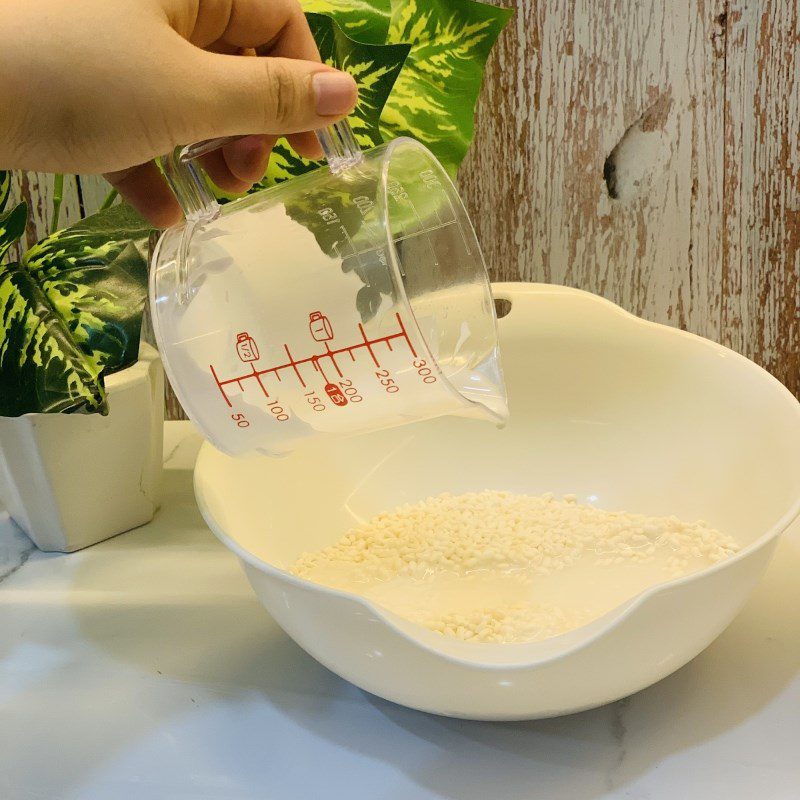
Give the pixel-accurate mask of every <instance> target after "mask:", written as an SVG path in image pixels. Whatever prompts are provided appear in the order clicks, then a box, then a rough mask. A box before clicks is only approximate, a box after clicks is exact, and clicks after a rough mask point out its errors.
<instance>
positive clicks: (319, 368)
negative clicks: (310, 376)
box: [311, 356, 330, 383]
mask: <svg viewBox="0 0 800 800" xmlns="http://www.w3.org/2000/svg"><path fill="white" fill-rule="evenodd" d="M320 358H325V356H311V363H312V364H313V365H314V369H315V370H316V371H317V372H319V374H320V375H322V380H324V381H325V383H330V381H329V380H328V376H327V375H326V374H325V370H324V369H322V364H320V363H319V360H320Z"/></svg>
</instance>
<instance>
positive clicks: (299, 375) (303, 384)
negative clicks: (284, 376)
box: [275, 344, 306, 389]
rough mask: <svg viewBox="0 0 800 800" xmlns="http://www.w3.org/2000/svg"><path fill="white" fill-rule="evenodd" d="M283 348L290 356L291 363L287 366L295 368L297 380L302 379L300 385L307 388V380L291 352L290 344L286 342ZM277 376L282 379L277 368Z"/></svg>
mask: <svg viewBox="0 0 800 800" xmlns="http://www.w3.org/2000/svg"><path fill="white" fill-rule="evenodd" d="M283 349H284V350H285V351H286V355H287V357H288V358H289V363H288V364H287V365H286V366H287V367H293V368H294V374H295V375H297V380H299V381H300V385H301V386H302V387H303V388H304V389H305V388H306V382H305V381H304V380H303V376H302V375H301V374H300V370H299V369H297V362H296V361H295V360H294V357H293V356H292V354H291V353H290V352H289V345H288V344H285V345H284V346H283ZM275 377H276V378H277V379H278V380H280V379H281V376H280V373H279V372H278V371H277V370H276V371H275Z"/></svg>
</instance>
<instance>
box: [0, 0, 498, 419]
mask: <svg viewBox="0 0 800 800" xmlns="http://www.w3.org/2000/svg"><path fill="white" fill-rule="evenodd" d="M301 2H302V5H303V8H304V10H305V11H306V14H307V17H308V20H309V25H310V27H311V30H312V33H313V35H314V38H315V41H316V42H317V45H318V47H319V50H320V55H321V56H322V58H323V60H324V61H325V62H326V63H329V64H331V65H332V66H335V67H338V68H339V69H343V70H345V71H347V72H349V73H350V74H351V75H353V77H354V78H355V79H356V82H357V84H358V88H359V103H358V106H357V108H356V109H355V111H354V112H353V114H352V115H351V117H350V122H351V125H352V127H353V130H354V132H355V135H356V138H357V140H358V142H359V144H360V145H361V146H362V148H369V147H373V146H376V145H378V144H381V143H382V142H383V141H385V140H388V139H391V138H394V137H396V136H400V135H406V136H412V137H414V138H416V139H419V140H420V141H421V142H423V143H424V144H426V145H427V146H428V147H429V148H430V149H431V150H432V151H433V152H434V154H435V155H436V156H437V157H438V158H439V160H440V161H441V162H442V163H443V164H444V165H445V167H446V169H447V170H448V171H449V172H450V174H451V175H455V172H456V170H457V168H458V165H459V164H460V163H461V160H462V159H463V157H464V155H465V153H466V151H467V148H468V146H469V143H470V141H471V140H472V135H473V113H474V106H475V102H476V99H477V96H478V92H479V91H480V85H481V79H482V75H483V68H484V64H485V61H486V57H487V56H488V54H489V51H490V50H491V47H492V46H493V44H494V42H495V40H496V38H497V36H498V35H499V33H500V31H501V30H502V28H503V26H504V25H505V23H506V21H507V19H508V16H509V14H510V12H509V11H506V10H504V9H499V8H495V7H494V6H490V5H486V4H483V3H479V2H474V0H301ZM317 166H318V165H317V164H316V163H314V162H310V161H307V160H305V159H302V158H300V157H299V156H298V155H297V154H295V153H294V152H293V151H292V150H291V148H290V147H289V145H288V144H287V142H286V141H285V140H281V141H279V142H278V144H277V145H276V147H275V150H274V152H273V156H272V158H271V159H270V163H269V167H268V169H267V173H266V175H265V176H264V178H263V180H262V181H261V182H259V184H257V186H256V187H254V189H253V191H256V190H258V189H260V188H264V187H266V186H270V185H273V184H275V183H277V182H280V181H284V180H289V179H291V178H293V177H296V176H297V175H300V174H303V173H304V172H307V171H309V170H311V169H314V168H316V167H317ZM59 185H63V180H62V181H61V183H60V184H59V181H58V180H57V182H56V189H58V186H59ZM9 189H10V181H9V175H8V173H0V258H3V257H4V256H5V255H6V254H7V251H8V249H9V248H10V247H11V246H12V245H13V244H14V243H15V242H16V241H17V240H18V239H20V238H21V237H22V235H23V234H24V232H25V227H26V220H27V209H26V207H25V204H24V203H20V204H19V205H16V206H15V207H14V208H11V209H10V210H8V211H6V205H7V201H8V197H9ZM60 194H61V193H60V192H59V191H56V192H55V196H56V199H55V201H54V208H53V218H54V220H57V219H58V206H59V205H60ZM219 196H220V199H222V200H223V201H224V200H227V199H230V198H229V197H227V196H225V195H223V194H222V193H219ZM149 234H150V229H149V226H148V225H147V223H145V222H144V220H142V219H141V217H139V216H138V215H137V214H136V213H135V212H134V211H133V210H132V209H130V208H129V207H128V206H126V205H124V204H123V205H117V206H113V207H110V208H103V209H102V210H101V211H99V212H98V213H97V214H95V215H93V216H91V217H89V218H87V219H85V220H82V221H81V222H79V223H77V224H75V225H72V226H70V227H69V228H66V229H64V230H62V231H59V232H57V233H54V234H52V235H50V236H48V237H46V238H44V239H43V240H42V241H40V242H39V243H38V244H35V245H34V246H33V247H31V248H30V249H29V250H28V251H27V252H26V253H25V254H24V256H23V257H22V260H21V261H20V262H12V263H3V264H0V316H1V317H2V327H0V416H17V415H20V414H25V413H29V412H100V413H107V411H108V403H107V398H106V394H105V388H104V380H103V379H104V377H105V376H106V375H109V374H111V373H113V372H115V371H117V370H120V369H124V368H125V367H127V366H129V365H131V364H132V363H134V362H135V360H136V358H137V353H138V346H139V332H140V328H141V318H142V313H143V310H144V304H145V300H146V286H147V252H146V250H147V246H146V242H147V239H148V236H149ZM345 268H348V266H347V265H345ZM380 290H381V287H371V286H368V285H367V286H365V289H364V292H363V293H362V294H363V297H362V301H363V302H362V304H363V305H364V307H365V308H366V309H367V310H369V309H370V308H371V307H372V306H373V305H374V304H375V303H376V302H377V297H376V296H375V293H376V292H379V291H380Z"/></svg>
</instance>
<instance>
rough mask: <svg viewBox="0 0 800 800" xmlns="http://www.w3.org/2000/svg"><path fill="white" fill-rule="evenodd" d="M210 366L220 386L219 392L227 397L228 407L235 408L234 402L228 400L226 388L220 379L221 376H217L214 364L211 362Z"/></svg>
mask: <svg viewBox="0 0 800 800" xmlns="http://www.w3.org/2000/svg"><path fill="white" fill-rule="evenodd" d="M208 368H209V369H210V370H211V374H212V375H213V376H214V380H215V381H216V382H217V386H218V387H219V392H220V394H221V395H222V396H223V398H224V399H225V402H226V403H227V404H228V408H233V403H231V401H230V400H228V395H226V394H225V389H224V388H223V386H222V382H221V381H220V379H219V377H218V376H217V371H216V370H215V369H214V365H213V364H209V365H208Z"/></svg>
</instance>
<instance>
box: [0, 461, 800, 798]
mask: <svg viewBox="0 0 800 800" xmlns="http://www.w3.org/2000/svg"><path fill="white" fill-rule="evenodd" d="M190 487H191V472H190V471H187V470H170V471H168V472H167V473H166V475H165V500H164V510H163V511H162V512H161V513H160V514H159V516H158V518H157V520H156V521H155V522H154V523H153V524H151V525H150V526H148V527H147V528H145V529H142V530H141V531H136V532H133V533H130V534H126V535H124V536H122V537H118V538H117V539H114V540H110V541H109V542H106V543H104V544H102V545H98V546H96V547H95V548H92V551H91V556H90V557H87V558H83V559H80V560H79V561H78V562H77V563H76V566H75V568H74V572H73V574H72V587H71V590H70V593H69V597H70V598H72V602H71V607H70V614H71V616H72V618H73V620H74V624H75V625H76V626H77V628H78V630H79V633H80V635H82V636H83V637H84V638H85V639H86V640H87V641H88V642H89V643H90V644H91V646H92V647H93V648H95V649H96V650H97V652H98V658H101V659H111V660H112V662H114V663H117V664H119V665H122V669H124V670H125V671H126V672H131V671H133V673H135V674H136V675H139V676H142V681H143V688H142V699H141V702H142V705H143V707H149V706H148V704H150V703H155V702H156V701H155V700H154V699H153V698H151V697H148V691H151V692H153V693H154V694H158V701H157V702H158V707H157V715H156V714H155V711H154V713H153V714H146V713H145V714H142V715H141V716H137V717H136V718H135V719H130V720H124V721H120V720H118V719H117V718H116V717H115V715H114V710H113V708H109V707H108V706H107V705H106V704H104V703H103V702H102V698H101V697H98V702H97V705H96V707H93V708H88V709H87V708H81V709H80V714H81V720H82V721H81V736H83V737H84V738H85V739H86V741H85V743H84V744H85V749H86V750H87V752H91V753H92V759H91V763H89V762H88V761H87V762H80V761H73V762H65V763H63V764H60V765H59V769H61V770H62V776H63V786H64V789H65V796H68V797H72V796H76V795H74V794H73V793H71V792H74V791H75V790H78V789H79V787H80V786H81V785H82V781H83V780H84V778H85V776H86V775H87V774H88V773H89V772H90V771H92V770H94V769H96V767H97V764H98V763H102V762H103V761H110V760H113V759H114V758H115V755H116V754H117V753H118V752H119V751H120V750H123V749H125V748H126V747H127V746H129V745H130V744H131V743H132V742H135V741H136V739H137V738H139V737H143V736H147V735H152V734H153V733H154V732H157V731H158V729H159V726H160V725H162V724H163V721H164V719H165V718H175V717H180V716H189V715H192V714H195V713H198V711H199V710H200V709H202V707H203V706H204V705H205V706H208V705H209V704H214V703H219V701H220V698H223V699H225V701H226V702H230V701H233V702H236V703H245V702H250V703H252V702H253V699H252V698H253V696H254V695H255V696H256V697H257V698H258V703H261V704H263V705H264V706H268V707H269V708H270V709H272V710H274V711H276V712H277V713H279V714H280V715H281V716H283V717H285V718H287V719H289V720H290V721H291V723H292V725H293V726H302V728H304V729H306V730H307V731H309V732H310V733H311V734H313V736H314V737H315V739H321V740H324V741H326V742H327V743H328V744H329V745H330V746H332V747H334V748H336V749H338V750H339V751H345V752H350V753H354V754H358V755H359V756H363V757H366V758H368V759H370V760H373V761H376V762H380V763H382V764H385V765H386V766H388V768H389V771H390V772H391V773H397V772H399V773H402V774H403V775H404V776H405V777H406V779H407V780H408V781H409V782H411V783H412V784H414V785H415V786H417V787H419V791H418V796H419V797H424V798H448V799H450V798H452V800H486V798H498V800H539V798H541V800H592V799H593V798H603V797H608V796H612V795H613V796H615V797H616V796H619V797H621V796H628V795H627V794H624V795H623V793H622V792H623V791H624V788H623V787H625V786H626V785H628V784H630V783H631V782H633V781H634V780H636V779H637V778H638V777H639V776H641V775H642V774H644V773H647V772H648V771H650V770H651V769H652V768H653V767H654V766H655V765H657V764H659V763H660V762H661V761H663V760H664V759H665V758H667V757H668V756H669V755H670V754H673V753H677V752H680V751H683V750H686V749H690V748H693V747H696V746H697V745H699V744H701V743H702V742H704V741H707V740H710V739H713V738H715V737H717V736H719V735H721V734H723V733H725V732H726V731H729V730H730V729H732V728H734V727H736V726H738V725H740V724H741V723H743V722H744V721H746V720H747V719H748V718H750V717H751V716H753V715H755V714H757V713H758V712H759V710H760V709H761V708H762V707H764V706H765V705H766V704H768V703H769V702H770V701H771V700H772V699H773V698H775V696H776V695H778V694H779V693H780V692H781V690H782V689H783V688H784V687H785V686H786V684H787V683H789V682H790V681H791V680H792V679H793V678H794V676H795V675H796V674H797V673H798V671H799V670H800V635H797V632H798V631H800V581H798V579H797V576H798V575H800V553H799V552H798V551H797V550H796V549H795V547H794V546H793V545H792V544H791V543H789V542H786V541H783V542H782V543H781V544H780V545H779V547H778V550H777V555H776V557H775V559H774V561H773V563H772V565H771V567H770V570H769V572H768V578H767V580H766V581H764V582H763V583H762V584H761V585H760V586H759V587H758V588H757V589H756V591H755V592H754V594H753V596H752V597H751V599H750V601H749V602H748V604H747V606H746V607H745V609H744V610H743V611H742V613H741V614H740V616H739V617H738V618H737V619H736V620H735V622H734V623H733V624H732V625H731V626H730V628H728V630H727V631H725V632H724V633H723V634H722V635H721V636H720V637H719V639H718V640H717V641H716V642H714V644H712V645H711V646H710V647H709V648H708V649H707V650H706V651H704V652H703V653H702V654H701V655H699V656H698V657H697V658H696V659H694V661H692V662H691V663H690V664H688V665H687V666H685V667H684V668H682V669H681V670H679V671H678V672H676V673H675V674H673V675H672V676H670V677H668V678H666V679H665V680H663V681H661V682H660V683H658V684H656V685H655V686H652V687H650V688H649V689H646V690H644V691H642V692H640V693H638V694H636V695H634V696H632V697H630V698H627V699H626V700H622V701H620V702H618V703H614V704H611V705H609V706H606V707H603V708H599V709H595V710H593V711H587V712H583V713H580V714H575V715H572V716H568V717H561V718H555V719H549V720H538V721H533V722H524V723H480V722H468V721H461V720H452V719H446V718H441V717H435V716H431V715H427V714H423V713H420V712H415V711H410V710H408V709H404V708H402V707H399V706H396V705H393V704H391V703H389V702H386V701H383V700H380V699H378V698H374V697H371V696H369V695H366V694H364V693H362V692H360V691H359V690H357V689H355V688H354V687H352V686H350V685H349V684H346V683H345V682H344V681H342V680H340V679H339V678H337V677H336V676H335V675H333V674H332V673H330V672H328V671H327V670H326V669H325V668H323V667H322V666H320V665H319V664H317V663H316V662H315V661H313V660H312V659H311V658H310V657H309V656H307V655H305V654H304V653H303V652H302V651H301V650H300V648H299V647H298V646H297V645H295V644H294V642H292V641H291V640H290V639H289V638H288V637H287V636H286V635H285V634H283V632H282V631H280V630H279V629H278V628H277V626H276V625H275V623H273V622H272V620H271V619H270V618H269V616H268V615H267V613H266V612H265V611H264V610H263V608H262V607H261V605H260V603H259V602H258V600H257V599H256V597H255V595H254V594H253V593H252V591H251V590H250V588H249V586H248V585H247V582H246V579H245V578H244V575H243V573H242V572H241V570H240V568H239V566H238V564H237V563H236V560H235V558H234V557H233V556H232V555H231V554H230V553H228V552H227V551H226V550H225V549H224V548H223V547H222V546H221V545H220V544H219V543H218V542H217V541H216V539H214V538H213V536H212V535H211V534H210V533H209V532H208V531H206V530H205V529H204V528H203V526H202V522H201V519H200V517H199V513H198V512H197V510H196V508H195V507H194V501H193V494H192V492H191V488H190ZM189 551H191V559H190V560H189V559H188V558H187V564H188V566H187V569H186V571H185V572H183V571H181V570H180V563H181V559H182V553H183V552H187V553H188V552H189ZM68 558H69V557H68ZM109 562H113V564H112V565H111V566H109ZM198 584H200V585H201V586H202V592H201V593H200V594H201V595H202V596H203V597H204V598H205V599H204V600H203V601H202V602H198ZM46 611H47V610H46V609H42V613H46ZM790 632H794V635H793V636H790V635H789V633H790ZM31 636H32V637H34V638H35V630H33V631H32V633H31ZM72 680H75V679H74V678H73V679H72ZM77 680H78V681H80V677H79V676H78V678H77ZM170 681H177V682H179V683H180V684H182V685H184V686H185V685H187V684H188V685H191V686H192V687H193V689H196V692H195V696H194V697H193V698H192V703H191V704H189V703H188V702H187V699H186V698H185V697H184V696H182V695H181V696H173V694H171V693H169V692H166V691H161V692H156V691H155V689H153V687H154V686H158V685H160V684H161V683H163V682H170ZM98 689H102V687H98ZM744 689H746V690H744ZM36 690H37V687H36V685H35V683H34V684H32V685H31V688H30V692H35V691H36ZM11 702H12V703H19V704H21V707H20V708H17V710H16V715H17V716H19V714H24V712H25V708H24V703H25V697H19V698H15V699H13V700H12V701H11ZM195 702H196V704H195ZM3 708H5V709H6V710H8V706H5V707H3V706H0V714H1V713H2V709H3ZM70 720H71V714H70V713H69V707H68V706H65V705H63V703H62V704H58V705H57V706H56V707H54V708H53V710H52V718H50V719H42V720H38V721H36V724H37V728H38V729H39V730H40V734H39V735H40V740H39V741H38V742H37V746H36V748H35V749H33V750H31V749H28V750H26V749H24V748H22V747H16V748H15V752H16V757H17V758H18V759H22V760H23V762H22V763H16V764H15V769H14V772H15V774H18V773H19V772H20V770H22V771H24V770H27V769H30V770H33V769H36V768H38V767H39V766H40V764H41V757H42V755H41V754H42V753H47V752H53V751H57V749H58V747H59V741H60V739H61V737H63V736H64V730H65V729H69V726H70ZM48 731H49V733H48ZM264 733H265V734H266V733H267V732H266V731H265V732H264ZM776 735H778V734H777V733H776ZM245 738H246V737H244V735H243V741H242V742H241V743H240V749H241V752H242V754H241V756H236V757H237V758H238V757H241V758H242V759H250V758H252V757H254V756H256V757H260V759H261V760H262V762H263V777H260V778H258V782H259V785H255V784H254V785H253V786H250V787H247V788H248V789H249V790H250V791H252V792H253V795H252V796H253V797H255V796H259V797H261V796H265V797H266V795H262V794H260V793H259V790H263V789H264V784H263V783H261V781H268V780H269V776H270V774H272V775H273V777H274V775H275V774H276V771H279V770H282V769H284V770H286V769H292V770H294V771H295V772H296V774H295V775H294V776H293V779H292V784H291V785H292V786H293V787H295V789H296V792H297V797H313V796H315V795H314V791H315V790H314V789H312V788H310V786H311V782H312V780H313V785H314V787H318V786H319V779H320V776H319V774H316V773H315V770H314V765H312V764H306V765H305V768H303V766H302V765H303V761H302V754H298V759H299V761H298V764H295V765H290V764H286V763H271V759H270V748H269V744H268V743H264V742H262V743H258V742H255V743H254V742H252V741H250V740H249V739H247V740H245ZM7 756H9V754H8V753H7ZM232 758H233V757H232ZM251 766H252V765H251ZM225 768H226V769H231V770H233V769H235V768H236V764H235V763H233V764H227V765H226V766H225ZM259 769H261V768H257V770H256V773H258V770H259ZM256 773H254V774H256ZM359 778H360V775H359V774H357V773H356V774H351V775H349V777H348V781H347V786H346V789H347V795H346V796H347V798H348V800H411V797H412V796H411V795H409V794H408V792H402V793H400V792H395V793H390V792H389V789H388V787H387V792H384V793H379V794H376V793H375V791H374V787H373V788H369V787H362V786H360V785H359ZM304 784H305V785H304ZM239 789H240V793H237V794H231V795H228V794H225V793H224V792H221V793H220V794H218V795H217V796H218V798H219V800H222V799H223V798H226V797H228V796H230V797H235V798H237V800H238V799H239V798H243V797H250V796H251V795H250V794H245V793H244V792H243V789H244V787H241V786H240V787H239ZM343 789H344V787H338V786H336V785H335V784H331V785H330V793H329V794H328V795H327V796H329V797H331V798H335V799H336V800H338V798H340V797H342V798H343V797H344V795H342V794H341V793H340V792H341V791H342V790H343ZM615 789H617V791H618V794H615V793H614V790H615ZM197 796H198V797H199V796H200V795H197ZM203 796H204V797H205V795H203ZM209 796H211V795H209ZM275 796H276V797H277V796H278V795H275ZM416 796H417V792H415V793H414V797H416ZM636 796H638V795H636ZM270 797H271V795H270ZM284 797H285V798H286V800H293V798H290V797H289V796H286V795H284Z"/></svg>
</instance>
